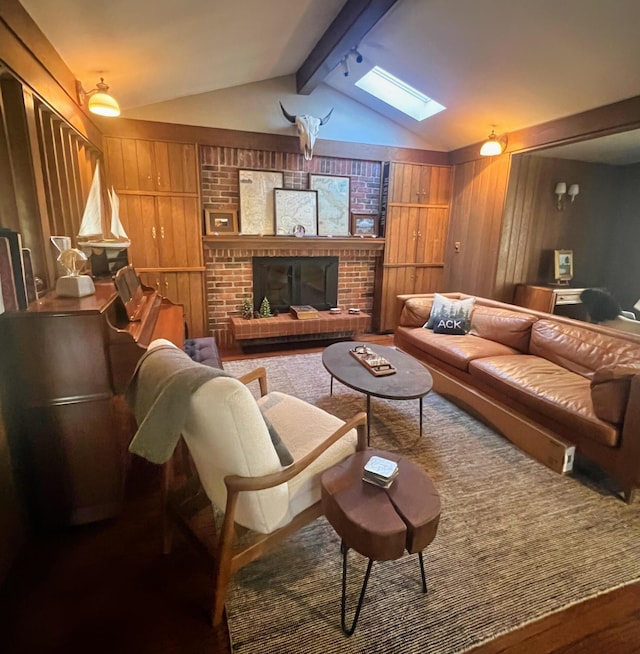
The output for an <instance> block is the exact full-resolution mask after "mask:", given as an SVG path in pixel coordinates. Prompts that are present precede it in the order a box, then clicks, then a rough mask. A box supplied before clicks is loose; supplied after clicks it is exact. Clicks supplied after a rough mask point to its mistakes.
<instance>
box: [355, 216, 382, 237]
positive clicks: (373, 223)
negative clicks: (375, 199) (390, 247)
mask: <svg viewBox="0 0 640 654" xmlns="http://www.w3.org/2000/svg"><path fill="white" fill-rule="evenodd" d="M378 221H379V217H378V214H377V213H356V212H353V213H352V214H351V235H352V236H377V235H378Z"/></svg>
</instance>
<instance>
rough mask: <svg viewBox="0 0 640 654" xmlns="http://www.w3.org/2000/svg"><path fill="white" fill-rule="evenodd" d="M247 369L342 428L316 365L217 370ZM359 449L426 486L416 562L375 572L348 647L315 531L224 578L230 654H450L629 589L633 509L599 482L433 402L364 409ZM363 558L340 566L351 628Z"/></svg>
mask: <svg viewBox="0 0 640 654" xmlns="http://www.w3.org/2000/svg"><path fill="white" fill-rule="evenodd" d="M224 365H225V368H226V369H227V370H228V371H229V372H231V373H233V374H241V373H244V372H247V371H248V370H251V369H253V368H255V367H257V366H264V367H265V368H266V369H267V372H268V381H269V389H270V390H280V391H283V392H287V393H291V394H293V395H297V396H298V397H301V398H303V399H305V400H307V401H309V402H312V403H314V404H316V405H318V406H321V407H322V408H324V409H326V410H328V411H330V412H332V413H334V414H335V415H338V416H339V417H341V418H343V419H346V418H348V417H350V416H352V415H353V414H354V413H356V412H357V411H362V410H363V407H364V398H363V396H362V394H359V393H357V392H355V391H352V390H350V389H348V388H346V387H345V386H343V385H341V384H340V383H339V382H334V392H333V396H330V394H329V375H328V373H327V372H326V371H325V370H324V368H323V366H322V362H321V355H320V354H315V353H314V354H302V355H292V356H281V357H273V358H262V359H253V360H244V361H234V362H228V363H225V364H224ZM372 412H373V417H372V423H371V424H372V432H371V445H372V446H373V447H379V448H382V449H387V450H393V451H396V452H400V453H402V454H403V455H405V456H407V457H409V458H410V459H412V460H413V461H415V462H417V463H419V464H420V465H421V466H422V467H423V468H424V469H425V470H426V471H427V472H428V473H429V475H430V476H431V477H432V479H433V480H434V482H435V484H436V487H437V488H438V491H439V493H440V495H441V499H442V515H441V521H440V526H439V529H438V534H437V536H436V538H435V540H434V542H433V543H432V544H431V545H430V546H429V547H428V548H427V549H426V550H425V568H426V574H427V583H428V592H427V594H422V589H421V583H420V570H419V563H418V559H417V556H415V555H414V556H408V555H405V556H404V557H403V558H402V559H399V560H397V561H390V562H376V563H375V564H374V566H373V569H372V573H371V579H370V582H369V587H368V589H367V593H366V597H365V602H364V605H363V608H362V613H361V615H360V619H359V623H358V626H357V629H356V631H355V634H354V635H353V636H352V637H351V638H346V637H345V636H344V635H343V634H342V631H341V629H340V593H341V555H340V541H339V538H338V537H337V536H336V534H335V532H334V531H333V529H332V528H331V526H330V525H329V524H328V523H327V522H326V520H325V519H324V518H321V519H319V520H318V521H316V522H315V523H313V524H311V525H309V526H307V527H306V528H305V529H303V530H301V531H299V532H298V533H297V534H294V535H293V536H291V537H290V538H289V539H288V540H287V541H285V542H284V543H283V544H281V545H279V546H278V547H277V548H276V549H275V550H273V551H272V552H271V553H270V554H268V555H266V556H264V557H263V558H261V559H259V560H257V561H255V562H253V563H251V564H250V565H248V566H247V567H245V568H244V569H242V570H241V571H240V572H239V573H238V574H236V575H235V576H234V578H233V579H232V582H231V586H230V589H229V595H228V600H227V613H228V619H229V629H230V635H231V641H232V647H233V651H234V652H236V653H239V654H249V653H253V652H260V653H261V654H276V653H277V654H287V653H289V652H291V653H293V652H296V653H297V652H304V653H305V654H327V653H333V652H367V653H368V654H371V653H378V652H379V653H385V654H389V653H394V652H403V653H409V652H420V653H421V654H435V653H437V654H454V653H459V652H464V651H467V650H469V649H471V648H473V647H475V646H476V645H478V644H481V643H483V642H486V641H488V640H491V639H493V638H495V637H496V636H498V635H500V634H502V633H505V632H508V631H511V630H513V629H516V628H517V627H520V626H522V625H524V624H525V623H528V622H531V621H533V620H536V619H538V618H540V617H543V616H544V615H547V614H549V613H553V612H555V611H558V610H561V609H563V608H566V607H567V606H568V605H570V604H574V603H576V602H580V601H582V600H585V599H587V598H590V597H594V596H596V595H598V594H601V593H603V592H606V591H609V590H611V589H613V588H616V587H619V586H622V585H625V584H628V583H631V582H632V581H635V580H637V579H640V503H638V502H637V501H636V502H635V503H634V504H632V505H631V506H629V505H626V504H625V503H624V502H623V501H622V500H620V499H619V498H618V497H616V496H615V495H614V494H613V493H612V489H611V488H609V487H608V485H607V482H606V479H602V478H597V477H594V476H589V475H586V474H582V475H581V474H579V473H574V474H573V475H569V476H561V475H559V474H557V473H555V472H552V471H551V470H549V469H547V468H546V467H545V466H543V465H541V464H539V463H537V462H535V461H533V460H532V459H530V458H529V457H528V456H527V455H525V454H523V453H522V452H521V451H519V450H518V449H517V448H516V447H515V446H514V445H512V444H511V443H510V442H509V441H507V440H506V439H505V438H503V437H501V436H500V435H498V434H496V433H495V432H493V431H492V430H491V429H489V428H488V427H486V426H485V425H484V424H482V423H480V422H478V421H477V420H475V419H474V418H472V417H470V416H468V415H467V414H466V413H464V412H463V411H461V410H460V409H459V408H457V407H456V406H455V405H453V404H451V403H450V402H448V401H447V400H445V399H444V398H442V397H439V396H438V395H437V394H435V393H433V392H432V393H430V394H429V395H428V396H427V397H425V399H424V435H423V437H422V438H419V435H418V401H417V400H413V401H395V402H394V401H387V400H379V399H375V398H373V399H372ZM365 569H366V559H363V558H362V557H360V556H359V555H358V554H357V553H354V552H351V553H350V555H349V584H348V585H349V591H348V592H349V597H348V606H349V607H351V612H350V613H349V614H348V621H349V620H350V616H351V615H352V610H353V608H354V607H355V605H356V603H357V599H358V597H357V596H358V593H359V590H360V584H361V581H362V578H363V575H364V571H365Z"/></svg>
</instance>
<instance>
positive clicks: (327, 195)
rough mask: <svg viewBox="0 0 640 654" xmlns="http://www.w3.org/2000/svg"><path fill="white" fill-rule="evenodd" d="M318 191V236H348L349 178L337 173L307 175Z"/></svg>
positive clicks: (310, 186)
mask: <svg viewBox="0 0 640 654" xmlns="http://www.w3.org/2000/svg"><path fill="white" fill-rule="evenodd" d="M309 188H310V189H312V190H315V191H318V236H349V202H350V197H351V180H350V178H349V177H340V176H338V175H315V174H313V173H311V174H310V175H309Z"/></svg>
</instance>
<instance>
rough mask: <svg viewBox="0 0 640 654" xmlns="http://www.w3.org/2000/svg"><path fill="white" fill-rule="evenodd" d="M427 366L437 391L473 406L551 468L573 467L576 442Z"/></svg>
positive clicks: (475, 411) (494, 425)
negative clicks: (562, 437) (572, 443)
mask: <svg viewBox="0 0 640 654" xmlns="http://www.w3.org/2000/svg"><path fill="white" fill-rule="evenodd" d="M427 367H428V368H429V371H430V372H431V375H432V376H433V390H434V391H435V392H436V393H438V394H439V395H442V396H443V397H446V398H447V399H451V400H452V401H453V402H454V403H462V404H464V405H466V406H467V407H470V408H471V409H472V410H473V412H474V413H477V414H478V416H479V417H480V419H481V420H482V421H483V422H486V423H487V424H488V425H489V426H491V427H493V428H494V429H495V430H496V431H498V432H499V433H500V434H502V435H503V436H504V437H505V438H507V439H508V440H510V441H511V442H512V443H513V444H514V445H516V446H517V447H519V448H520V449H521V450H522V451H523V452H526V453H527V454H528V455H529V456H531V457H532V458H534V459H535V460H536V461H539V462H540V463H543V464H544V465H546V466H547V467H548V468H550V469H551V470H553V471H555V472H559V473H561V474H564V473H566V472H571V471H572V470H573V461H574V458H575V453H576V448H575V446H574V445H571V444H569V443H567V442H566V441H563V440H562V439H561V438H558V437H557V436H556V435H555V434H553V433H552V432H551V431H549V430H548V429H545V428H544V427H541V426H540V425H536V424H535V423H534V422H532V421H531V420H529V419H528V418H526V417H524V416H519V415H516V414H514V413H513V412H512V410H511V409H509V408H508V407H506V406H505V405H503V404H501V403H500V402H498V401H497V400H494V399H492V398H489V397H486V396H484V395H482V394H480V393H479V392H478V391H476V390H475V389H474V388H472V387H470V386H467V385H466V384H464V382H461V381H460V380H458V379H455V378H454V377H451V376H450V375H447V374H446V373H444V372H442V371H440V370H436V369H435V368H432V367H431V366H427ZM456 401H458V402H456Z"/></svg>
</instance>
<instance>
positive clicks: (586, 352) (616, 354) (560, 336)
mask: <svg viewBox="0 0 640 654" xmlns="http://www.w3.org/2000/svg"><path fill="white" fill-rule="evenodd" d="M529 352H530V353H531V354H535V355H537V356H539V357H543V358H545V359H548V360H549V361H553V362H554V363H557V364H558V365H559V366H562V367H563V368H567V369H568V370H571V371H572V372H576V373H578V374H579V375H583V376H585V377H588V378H591V377H592V376H593V373H594V372H595V371H596V370H598V369H599V368H603V367H608V366H615V365H626V364H638V363H640V344H638V343H633V342H630V341H629V340H628V339H626V338H616V337H615V336H611V335H610V334H606V333H601V332H596V331H594V330H592V329H590V327H589V326H588V325H585V326H584V327H583V326H582V325H580V324H575V325H574V324H568V323H563V322H558V321H555V320H553V319H547V318H542V319H540V320H538V321H536V322H535V323H534V324H533V326H532V327H531V341H530V343H529Z"/></svg>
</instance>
